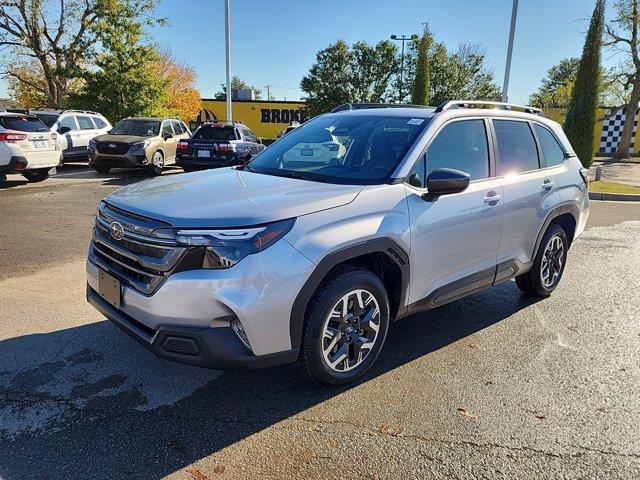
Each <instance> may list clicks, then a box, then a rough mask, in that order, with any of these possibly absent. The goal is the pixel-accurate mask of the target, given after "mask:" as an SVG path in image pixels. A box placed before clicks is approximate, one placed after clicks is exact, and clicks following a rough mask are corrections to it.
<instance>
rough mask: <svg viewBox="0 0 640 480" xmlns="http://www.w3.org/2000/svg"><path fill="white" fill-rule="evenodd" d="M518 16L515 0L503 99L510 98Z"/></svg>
mask: <svg viewBox="0 0 640 480" xmlns="http://www.w3.org/2000/svg"><path fill="white" fill-rule="evenodd" d="M517 17H518V0H513V6H512V7H511V29H510V30H509V47H508V48H507V64H506V65H505V68H504V82H503V83H502V101H503V102H505V103H506V102H507V100H508V99H509V97H508V91H509V75H510V73H511V55H512V54H513V37H514V36H515V34H516V19H517Z"/></svg>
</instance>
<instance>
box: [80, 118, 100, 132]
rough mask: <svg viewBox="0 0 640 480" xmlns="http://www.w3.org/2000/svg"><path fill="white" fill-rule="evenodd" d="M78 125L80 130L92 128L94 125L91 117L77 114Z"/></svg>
mask: <svg viewBox="0 0 640 480" xmlns="http://www.w3.org/2000/svg"><path fill="white" fill-rule="evenodd" d="M76 119H77V120H78V125H80V130H93V129H94V128H96V126H95V125H94V124H93V122H92V121H91V117H82V116H77V117H76Z"/></svg>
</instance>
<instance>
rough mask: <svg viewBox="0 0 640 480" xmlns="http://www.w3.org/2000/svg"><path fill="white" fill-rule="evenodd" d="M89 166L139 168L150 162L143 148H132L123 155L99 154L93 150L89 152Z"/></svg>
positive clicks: (90, 149)
mask: <svg viewBox="0 0 640 480" xmlns="http://www.w3.org/2000/svg"><path fill="white" fill-rule="evenodd" d="M87 152H88V154H89V165H91V166H93V165H101V166H108V167H116V168H117V167H121V168H139V167H144V166H147V165H149V163H150V162H149V161H148V160H147V157H146V155H145V151H144V149H142V148H138V149H134V148H131V149H129V151H128V152H127V153H125V154H123V155H116V154H106V153H98V152H96V151H95V150H94V149H93V148H89V149H88V150H87Z"/></svg>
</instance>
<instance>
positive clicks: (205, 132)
mask: <svg viewBox="0 0 640 480" xmlns="http://www.w3.org/2000/svg"><path fill="white" fill-rule="evenodd" d="M192 138H194V139H195V140H220V141H229V140H236V134H235V132H234V128H233V127H227V126H225V127H220V126H213V125H204V126H202V127H200V128H198V130H196V132H195V133H194V134H193V137H192Z"/></svg>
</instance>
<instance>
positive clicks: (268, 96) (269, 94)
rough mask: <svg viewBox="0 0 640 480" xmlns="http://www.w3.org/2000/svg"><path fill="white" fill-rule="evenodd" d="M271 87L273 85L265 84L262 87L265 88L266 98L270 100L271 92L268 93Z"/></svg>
mask: <svg viewBox="0 0 640 480" xmlns="http://www.w3.org/2000/svg"><path fill="white" fill-rule="evenodd" d="M271 87H273V85H265V86H264V88H266V89H267V100H271V93H270V90H269V89H270V88H271Z"/></svg>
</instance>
